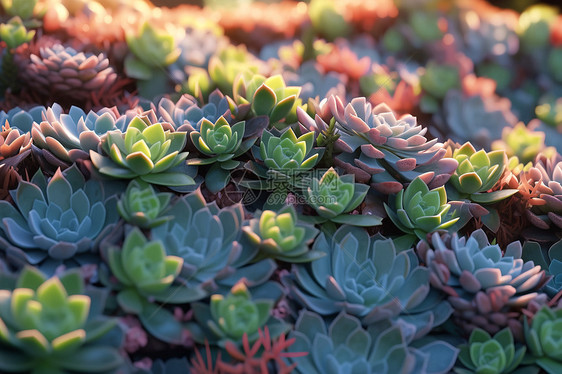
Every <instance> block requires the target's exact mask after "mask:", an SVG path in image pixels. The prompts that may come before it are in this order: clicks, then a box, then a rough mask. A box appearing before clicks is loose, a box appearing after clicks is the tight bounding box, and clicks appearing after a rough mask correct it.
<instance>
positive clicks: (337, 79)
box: [283, 61, 346, 100]
mask: <svg viewBox="0 0 562 374" xmlns="http://www.w3.org/2000/svg"><path fill="white" fill-rule="evenodd" d="M283 78H284V79H285V81H286V82H287V84H288V85H291V86H299V87H301V92H300V94H299V98H301V99H302V100H308V99H314V98H316V97H319V98H323V97H329V96H330V95H339V96H342V97H345V93H346V89H345V84H344V77H343V75H342V74H338V73H335V72H328V73H323V69H321V67H320V66H319V65H318V64H316V63H314V62H313V61H306V62H304V63H303V64H302V65H301V66H300V67H299V68H298V70H297V71H295V72H294V73H293V72H290V71H285V72H284V73H283Z"/></svg>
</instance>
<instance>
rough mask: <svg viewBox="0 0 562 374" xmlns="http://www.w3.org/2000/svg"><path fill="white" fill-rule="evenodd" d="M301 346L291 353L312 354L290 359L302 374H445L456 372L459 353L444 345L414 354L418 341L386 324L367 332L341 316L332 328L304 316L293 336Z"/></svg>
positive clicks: (349, 317)
mask: <svg viewBox="0 0 562 374" xmlns="http://www.w3.org/2000/svg"><path fill="white" fill-rule="evenodd" d="M289 337H290V338H294V339H296V340H295V343H294V344H293V345H292V346H291V347H290V348H289V352H290V353H291V352H309V354H308V355H306V356H300V357H290V358H289V360H290V362H293V363H296V364H297V366H296V368H295V369H296V372H297V373H302V374H315V373H319V374H320V373H343V372H347V373H407V374H410V373H411V374H413V373H420V372H423V373H432V374H433V373H442V374H445V373H447V372H449V370H451V368H452V367H453V365H454V364H455V360H456V358H457V354H458V350H457V349H456V348H454V347H453V346H451V345H449V344H448V343H445V342H443V341H440V342H433V343H429V344H426V345H424V346H422V347H419V346H418V347H417V348H414V347H412V346H409V344H410V343H411V342H412V336H411V335H408V333H407V332H405V331H404V330H402V329H401V327H400V326H399V325H390V324H388V323H387V322H386V321H381V323H377V324H373V325H370V326H369V327H368V328H364V327H363V326H361V322H360V321H359V320H358V319H357V318H356V317H354V316H352V315H348V314H346V313H343V312H342V313H340V314H338V316H337V317H336V318H335V319H334V320H333V321H332V322H331V323H330V325H329V326H326V322H325V321H324V319H323V318H322V317H321V316H319V315H318V314H315V313H313V312H310V311H306V310H303V311H301V313H300V315H299V318H298V319H297V322H296V324H295V328H294V330H293V331H291V333H290V334H289Z"/></svg>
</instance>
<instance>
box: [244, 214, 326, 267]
mask: <svg viewBox="0 0 562 374" xmlns="http://www.w3.org/2000/svg"><path fill="white" fill-rule="evenodd" d="M242 230H243V231H244V233H245V234H246V237H247V238H248V240H249V242H250V243H251V245H252V246H255V247H257V248H259V252H258V253H257V256H256V259H258V260H259V259H263V258H268V257H271V258H275V259H278V260H282V261H286V262H290V263H299V262H309V261H314V260H316V259H318V258H319V257H322V256H324V254H323V253H320V252H318V251H314V250H313V251H311V250H309V247H308V246H309V244H310V242H312V241H313V240H314V238H315V237H316V235H317V234H318V230H317V229H316V228H314V226H312V225H310V224H306V223H302V222H298V221H297V213H296V211H295V208H294V207H293V206H292V205H290V206H286V207H284V208H282V209H281V210H280V211H278V212H274V211H272V210H265V211H263V212H262V213H261V215H260V216H259V217H256V218H254V219H252V220H250V222H249V225H248V226H244V227H243V228H242Z"/></svg>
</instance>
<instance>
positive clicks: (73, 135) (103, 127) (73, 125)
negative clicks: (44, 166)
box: [31, 104, 128, 167]
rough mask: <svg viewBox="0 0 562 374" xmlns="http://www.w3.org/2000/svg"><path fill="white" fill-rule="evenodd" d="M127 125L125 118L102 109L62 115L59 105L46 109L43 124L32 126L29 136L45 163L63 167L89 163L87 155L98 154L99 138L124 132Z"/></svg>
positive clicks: (36, 123) (74, 107) (78, 109)
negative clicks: (79, 161)
mask: <svg viewBox="0 0 562 374" xmlns="http://www.w3.org/2000/svg"><path fill="white" fill-rule="evenodd" d="M127 123H128V119H127V117H126V116H124V115H120V114H119V113H118V112H117V111H116V110H111V109H107V108H104V109H101V110H99V111H98V112H93V111H90V112H89V113H88V114H86V113H85V112H84V111H83V110H82V109H80V108H78V107H76V106H73V107H71V108H70V111H69V112H68V114H64V113H62V108H61V107H60V105H58V104H54V105H53V106H52V107H49V108H47V110H46V112H45V114H44V116H43V120H42V121H40V122H33V127H32V129H31V135H32V137H33V144H34V145H35V146H36V147H37V148H39V149H41V152H42V156H43V158H44V159H45V160H47V161H48V162H49V163H50V164H53V165H55V166H60V167H64V166H68V164H70V163H72V162H75V161H77V160H86V159H88V158H89V157H90V154H89V152H90V151H94V152H98V151H99V150H100V149H99V145H100V142H101V140H100V137H101V136H103V135H105V134H106V133H107V132H108V131H112V130H120V131H123V130H124V129H125V128H126V127H127Z"/></svg>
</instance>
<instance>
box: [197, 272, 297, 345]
mask: <svg viewBox="0 0 562 374" xmlns="http://www.w3.org/2000/svg"><path fill="white" fill-rule="evenodd" d="M274 303H275V300H272V299H253V298H252V295H251V293H250V291H248V288H247V287H246V285H245V284H244V280H243V279H242V280H240V281H239V282H238V283H236V284H235V285H234V286H233V287H232V289H231V290H230V292H229V293H228V294H227V295H226V296H224V295H220V294H215V295H212V296H211V301H210V304H209V305H207V304H203V303H193V304H192V310H193V314H194V317H195V319H196V320H197V322H198V323H197V324H190V327H191V329H190V331H191V333H192V334H193V337H194V339H195V340H196V341H198V342H203V340H205V339H206V340H207V341H209V343H212V344H216V345H219V346H221V347H224V346H225V345H226V344H227V342H232V343H234V344H236V345H240V343H241V340H242V337H243V336H244V335H245V334H246V335H247V341H248V342H249V343H253V342H255V341H256V340H257V339H259V333H258V329H260V328H264V327H265V326H267V328H268V329H269V331H270V332H271V335H272V336H273V337H277V336H279V335H281V334H283V333H285V332H287V330H288V329H289V328H290V326H289V325H288V324H286V323H284V322H281V321H280V320H277V319H276V318H274V317H272V316H271V309H272V308H273V305H274Z"/></svg>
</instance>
